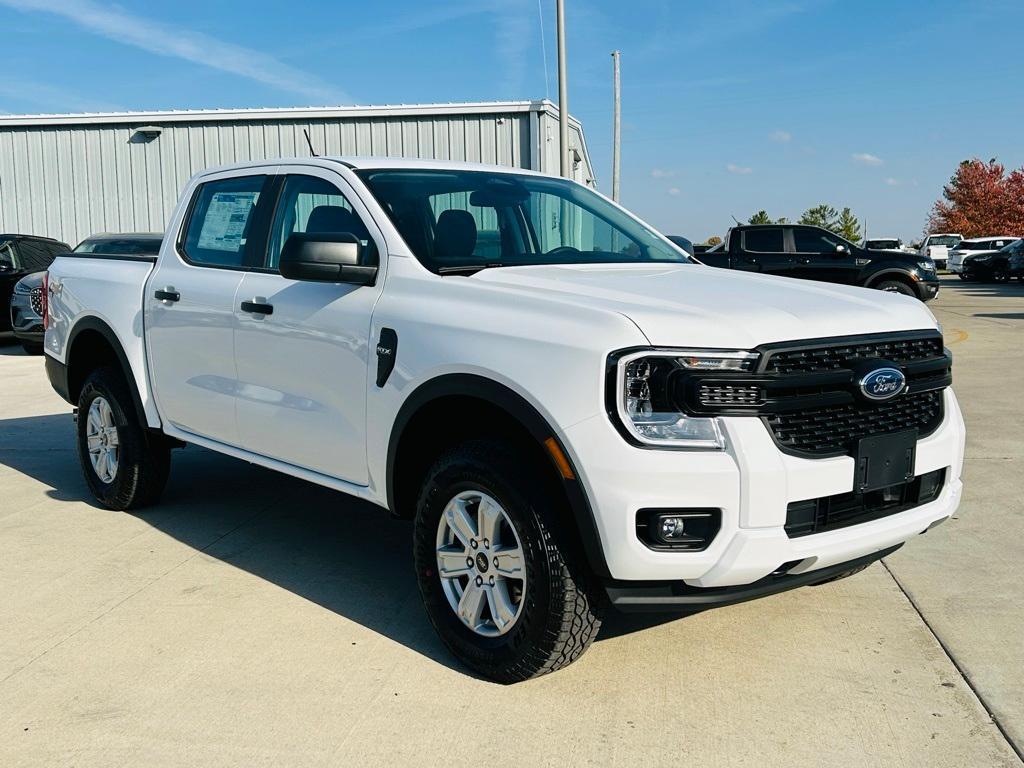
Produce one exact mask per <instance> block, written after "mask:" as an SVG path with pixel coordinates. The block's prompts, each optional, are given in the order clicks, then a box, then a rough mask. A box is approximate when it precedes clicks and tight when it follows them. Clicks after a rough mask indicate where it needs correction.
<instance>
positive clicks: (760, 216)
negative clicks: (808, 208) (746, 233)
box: [747, 208, 789, 224]
mask: <svg viewBox="0 0 1024 768" xmlns="http://www.w3.org/2000/svg"><path fill="white" fill-rule="evenodd" d="M788 223H789V219H787V218H786V217H785V216H780V217H779V218H777V219H773V218H772V217H771V216H769V215H768V211H766V210H764V209H763V208H762V209H761V210H760V211H758V212H757V213H755V214H754V215H753V216H751V217H750V218H749V219H747V224H788Z"/></svg>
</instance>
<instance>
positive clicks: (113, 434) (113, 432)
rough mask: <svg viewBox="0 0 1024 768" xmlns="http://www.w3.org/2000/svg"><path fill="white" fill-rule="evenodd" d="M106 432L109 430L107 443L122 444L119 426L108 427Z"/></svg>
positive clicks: (112, 444)
mask: <svg viewBox="0 0 1024 768" xmlns="http://www.w3.org/2000/svg"><path fill="white" fill-rule="evenodd" d="M106 432H107V445H109V446H117V445H120V442H119V440H118V436H117V427H107V429H106Z"/></svg>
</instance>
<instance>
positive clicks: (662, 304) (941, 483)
mask: <svg viewBox="0 0 1024 768" xmlns="http://www.w3.org/2000/svg"><path fill="white" fill-rule="evenodd" d="M47 280H48V287H47V290H46V294H45V295H46V296H47V308H46V312H45V316H46V322H47V326H48V328H47V331H46V336H45V351H46V355H47V357H46V367H47V371H48V373H49V377H50V380H51V382H52V384H53V386H54V387H55V389H56V390H57V391H58V392H59V393H60V394H61V395H62V396H63V397H64V398H65V399H66V400H67V401H68V402H69V403H71V404H72V405H74V406H75V407H76V408H77V413H78V432H77V434H78V451H79V455H80V458H81V464H82V469H83V472H84V474H85V477H86V479H87V481H88V484H89V487H90V489H91V490H92V492H93V493H94V494H95V496H96V499H97V500H98V501H99V502H100V503H101V504H104V505H106V506H108V507H110V508H113V509H129V508H132V507H137V506H141V505H144V504H151V503H154V502H156V501H157V499H158V498H159V496H160V494H161V491H162V489H163V486H164V484H165V482H166V480H167V477H168V468H169V462H170V455H171V450H172V448H174V447H175V446H178V445H180V444H182V443H193V444H196V445H200V446H204V447H206V448H209V449H212V450H214V451H220V452H222V453H226V454H229V455H231V456H236V457H238V458H241V459H245V460H247V461H250V462H253V463H256V464H260V465H263V466H265V467H269V468H271V469H274V470H277V471H280V472H284V473H287V474H289V475H293V476H295V477H299V478H304V479H306V480H308V481H310V482H313V483H319V484H321V485H325V486H328V487H331V488H335V489H337V490H339V491H342V492H344V493H348V494H351V495H353V496H357V497H360V498H363V499H367V500H369V501H371V502H373V503H374V504H377V505H379V506H381V507H384V508H387V509H390V510H391V512H392V513H393V514H395V515H398V516H400V517H403V518H409V519H411V520H412V521H413V522H412V524H413V526H414V552H413V559H414V564H415V569H416V574H417V578H418V580H419V585H420V589H421V592H422V596H423V601H424V603H425V605H426V610H427V614H428V616H429V618H430V621H431V622H432V623H433V625H434V626H435V628H436V629H437V631H438V633H439V634H440V636H441V638H442V639H443V641H444V642H445V643H446V645H447V646H448V647H449V648H450V649H451V650H452V651H453V652H454V653H455V654H456V655H457V656H458V657H459V658H460V659H461V660H462V661H463V662H464V663H465V664H467V665H468V666H469V667H471V668H473V669H474V670H476V671H478V672H480V673H481V674H483V675H485V676H487V677H489V678H491V679H494V680H499V681H503V682H511V681H516V680H523V679H526V678H530V677H533V676H536V675H539V674H542V673H544V672H549V671H552V670H555V669H558V668H560V667H562V666H565V665H566V664H569V663H570V662H572V661H574V660H575V659H576V658H578V657H579V656H580V654H582V653H583V651H584V650H585V649H586V648H587V647H588V645H589V644H590V643H591V641H593V639H594V637H595V635H596V634H597V631H598V628H599V626H600V618H601V615H602V612H603V611H604V610H605V609H606V608H608V607H609V606H614V607H618V608H621V609H626V610H650V609H661V610H688V609H693V608H695V607H705V606H711V605H721V604H725V603H730V602H737V601H741V600H747V599H750V598H753V597H758V596H762V595H766V594H770V593H773V592H778V591H781V590H785V589H790V588H793V587H797V586H801V585H807V584H817V583H823V582H825V581H828V580H831V579H835V578H839V577H842V576H845V575H849V574H850V573H852V572H855V571H856V570H859V569H860V568H862V567H864V566H866V565H867V564H868V563H871V562H872V561H874V560H877V559H878V558H880V557H882V556H884V555H886V554H887V553H889V552H892V551H893V550H894V549H896V548H897V547H899V546H900V545H902V544H903V543H904V542H905V541H907V540H908V539H911V538H913V537H914V536H916V535H918V534H920V533H923V532H925V531H927V530H928V529H930V528H932V527H933V526H935V525H937V524H939V523H941V522H942V521H944V520H946V519H947V518H948V517H949V516H950V515H951V514H952V513H953V512H954V510H955V509H956V508H957V505H958V503H959V501H960V494H961V483H960V471H961V465H962V461H963V449H964V426H963V421H962V418H961V415H960V410H959V408H958V406H957V401H956V399H955V397H954V396H953V392H952V390H951V389H950V382H951V357H950V355H949V352H948V351H947V350H946V349H945V348H944V346H943V342H942V335H941V329H940V328H939V327H938V325H937V323H936V321H935V318H934V317H933V316H932V314H931V313H930V312H929V310H928V309H927V308H926V307H925V306H924V305H923V304H922V303H921V302H919V301H917V300H915V299H913V298H910V297H905V296H901V295H898V294H889V293H884V292H880V291H871V290H866V289H862V288H853V287H845V286H837V285H832V284H823V283H822V284H819V283H812V282H807V281H802V280H791V279H786V278H780V277H770V276H764V275H756V274H747V273H736V272H731V271H726V270H720V269H714V268H710V267H704V266H701V265H699V264H695V263H693V262H692V261H691V260H690V259H689V258H688V257H687V256H686V254H685V253H684V252H683V251H681V250H680V249H679V248H677V247H676V246H674V245H673V244H672V243H670V242H669V241H668V240H666V239H665V238H664V237H662V236H661V235H659V234H658V233H657V232H655V231H654V230H653V229H652V228H650V227H649V226H647V225H645V224H644V223H643V222H641V221H640V220H639V219H637V218H636V217H634V216H632V215H631V214H629V213H628V212H627V211H625V210H623V209H622V208H620V207H618V206H617V205H615V204H614V203H612V202H610V201H609V200H607V199H605V198H604V197H602V196H600V195H598V194H597V193H595V192H593V191H591V190H590V189H588V188H586V187H584V186H581V185H579V184H576V183H574V182H571V181H567V180H563V179H557V178H551V177H547V176H542V175H540V174H536V173H529V172H525V171H517V170H513V169H500V168H494V167H488V166H474V165H463V164H456V163H445V162H429V161H411V160H394V159H381V160H367V159H355V158H352V159H342V158H311V159H304V160H280V161H277V162H262V163H256V162H254V163H250V164H247V165H244V166H235V167H231V168H222V169H217V170H211V171H207V172H204V173H200V174H199V175H197V176H196V177H195V178H193V179H192V180H191V182H190V183H189V184H188V186H187V187H186V189H185V190H184V193H183V195H182V198H181V202H180V204H179V206H178V209H177V211H176V212H175V214H174V216H173V218H172V220H171V222H170V226H169V228H168V230H167V234H166V236H165V238H164V241H163V244H162V247H161V250H160V254H159V256H158V257H157V258H146V257H134V256H123V257H91V256H89V255H83V256H80V255H78V254H68V255H65V256H61V257H60V258H58V259H57V260H56V261H55V262H54V264H53V266H52V267H51V269H50V271H49V275H48V278H47Z"/></svg>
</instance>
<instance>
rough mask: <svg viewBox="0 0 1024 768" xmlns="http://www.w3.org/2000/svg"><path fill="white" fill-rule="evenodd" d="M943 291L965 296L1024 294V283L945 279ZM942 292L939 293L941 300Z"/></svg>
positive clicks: (1020, 295) (1014, 295)
mask: <svg viewBox="0 0 1024 768" xmlns="http://www.w3.org/2000/svg"><path fill="white" fill-rule="evenodd" d="M942 291H948V292H949V293H957V294H959V295H963V296H1007V297H1010V296H1013V297H1018V298H1019V297H1022V296H1024V284H1021V283H1020V282H1019V281H1016V280H1015V281H1013V282H1010V283H980V282H973V281H966V280H960V279H943V281H942ZM941 297H942V293H941V292H940V293H939V300H940V301H941Z"/></svg>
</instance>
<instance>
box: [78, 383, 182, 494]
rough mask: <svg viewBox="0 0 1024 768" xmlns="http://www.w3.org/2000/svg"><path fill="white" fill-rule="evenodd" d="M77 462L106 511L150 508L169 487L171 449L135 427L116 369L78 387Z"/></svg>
mask: <svg viewBox="0 0 1024 768" xmlns="http://www.w3.org/2000/svg"><path fill="white" fill-rule="evenodd" d="M78 458H79V462H80V464H81V466H82V474H83V475H84V477H85V482H86V483H87V484H88V486H89V490H90V491H92V494H93V496H94V497H95V498H96V501H98V502H99V503H100V504H102V505H103V506H104V507H107V508H108V509H117V510H127V509H135V508H138V507H144V506H146V505H148V504H152V503H154V502H155V501H157V499H159V498H160V494H161V493H163V490H164V486H165V485H166V484H167V476H168V474H169V472H170V466H171V451H170V445H169V443H168V442H167V440H165V439H164V437H163V436H162V435H159V434H156V433H154V432H152V431H150V430H149V429H147V428H146V427H145V426H144V425H142V424H140V423H139V420H138V417H137V416H136V413H135V408H134V405H133V403H132V399H131V394H130V391H129V389H128V384H127V383H126V382H125V380H124V376H123V375H122V374H121V372H120V371H119V370H117V369H116V368H110V367H107V368H99V369H97V370H95V371H93V372H92V373H91V374H89V377H88V378H87V379H86V380H85V384H83V385H82V391H81V394H80V395H79V397H78Z"/></svg>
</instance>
